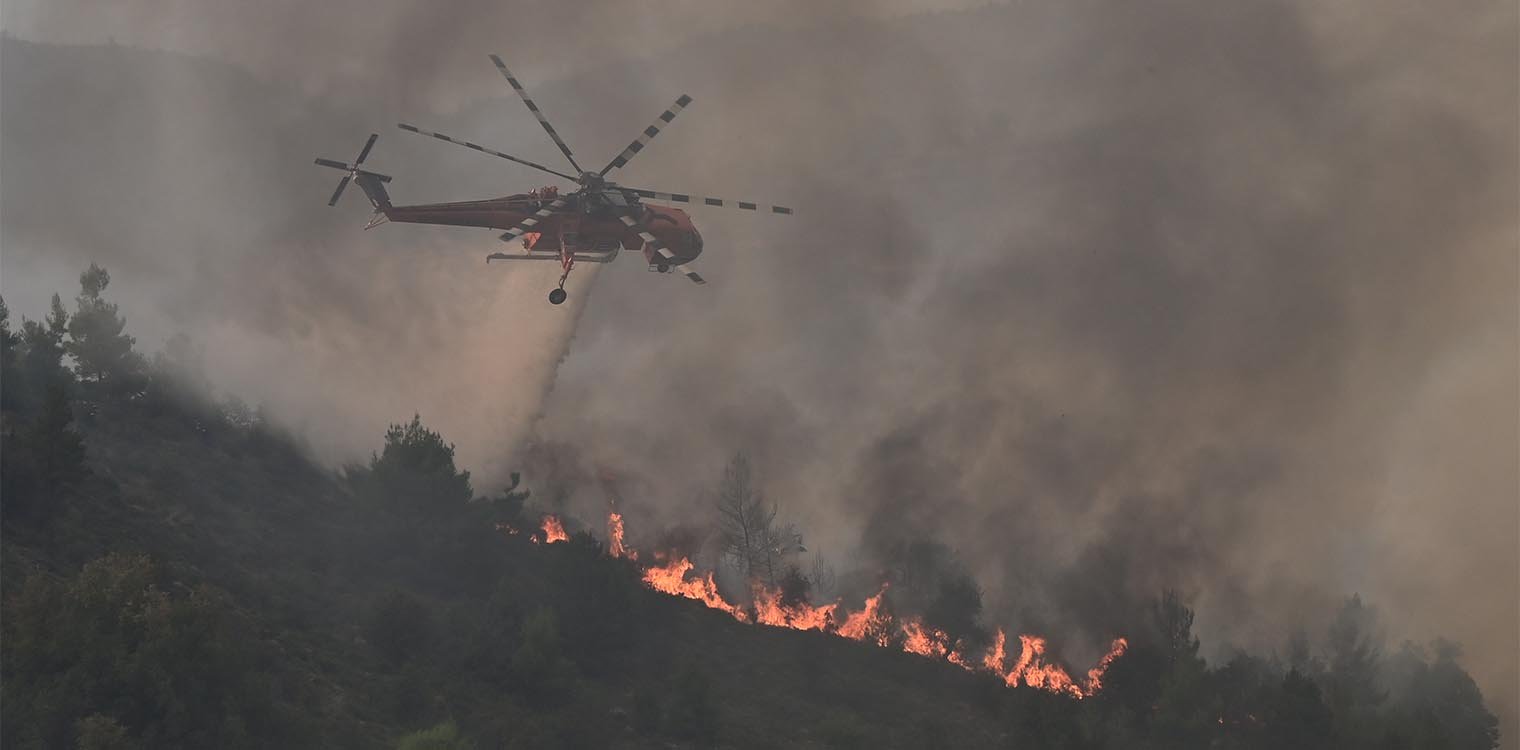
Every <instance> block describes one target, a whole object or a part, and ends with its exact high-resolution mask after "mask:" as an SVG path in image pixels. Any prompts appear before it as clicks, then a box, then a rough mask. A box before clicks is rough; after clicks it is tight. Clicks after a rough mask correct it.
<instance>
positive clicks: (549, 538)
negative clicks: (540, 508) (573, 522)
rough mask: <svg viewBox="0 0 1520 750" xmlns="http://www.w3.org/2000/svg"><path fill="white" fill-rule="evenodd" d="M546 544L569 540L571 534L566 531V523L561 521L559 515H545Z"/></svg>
mask: <svg viewBox="0 0 1520 750" xmlns="http://www.w3.org/2000/svg"><path fill="white" fill-rule="evenodd" d="M543 530H544V544H553V543H555V542H564V541H569V539H570V535H569V534H566V533H565V525H564V524H562V523H560V521H559V516H555V515H548V516H544V525H543Z"/></svg>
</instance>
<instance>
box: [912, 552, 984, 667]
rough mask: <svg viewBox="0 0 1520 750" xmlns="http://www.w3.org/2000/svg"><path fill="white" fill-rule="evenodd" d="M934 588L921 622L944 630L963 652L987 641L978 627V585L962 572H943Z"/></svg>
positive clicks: (968, 651) (980, 591) (980, 597)
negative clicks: (944, 573) (935, 589)
mask: <svg viewBox="0 0 1520 750" xmlns="http://www.w3.org/2000/svg"><path fill="white" fill-rule="evenodd" d="M937 588H938V590H937V591H936V592H935V594H934V598H933V599H932V600H931V601H930V602H929V607H928V609H926V610H924V623H925V624H927V625H929V626H931V627H934V628H937V629H939V630H942V631H944V632H945V634H946V635H948V636H950V642H951V644H957V645H959V646H960V649H961V651H962V652H963V653H975V652H977V651H979V650H980V649H981V648H982V646H983V645H984V644H985V643H986V641H987V632H986V630H985V629H984V628H983V627H982V626H981V616H982V588H981V587H980V586H978V585H976V579H974V578H972V577H971V575H970V574H969V573H966V572H965V571H954V572H951V573H948V574H946V575H945V576H944V577H943V578H941V579H940V582H939V586H938V587H937Z"/></svg>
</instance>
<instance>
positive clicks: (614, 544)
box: [607, 513, 639, 560]
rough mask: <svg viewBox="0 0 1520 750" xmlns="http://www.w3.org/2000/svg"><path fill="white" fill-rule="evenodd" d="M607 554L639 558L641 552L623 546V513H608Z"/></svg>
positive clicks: (633, 558)
mask: <svg viewBox="0 0 1520 750" xmlns="http://www.w3.org/2000/svg"><path fill="white" fill-rule="evenodd" d="M607 554H609V555H612V556H613V557H626V558H628V559H629V560H637V559H639V553H638V552H637V551H635V550H633V549H630V548H628V547H625V546H623V514H621V513H609V514H607Z"/></svg>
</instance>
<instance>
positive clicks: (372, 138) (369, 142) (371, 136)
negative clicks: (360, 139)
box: [354, 133, 380, 167]
mask: <svg viewBox="0 0 1520 750" xmlns="http://www.w3.org/2000/svg"><path fill="white" fill-rule="evenodd" d="M379 137H380V134H379V133H370V134H369V140H367V141H365V142H364V149H363V150H362V151H360V152H359V158H357V159H355V160H354V166H356V167H357V166H359V165H360V164H363V163H364V157H366V156H369V150H370V149H372V148H374V147H375V139H377V138H379Z"/></svg>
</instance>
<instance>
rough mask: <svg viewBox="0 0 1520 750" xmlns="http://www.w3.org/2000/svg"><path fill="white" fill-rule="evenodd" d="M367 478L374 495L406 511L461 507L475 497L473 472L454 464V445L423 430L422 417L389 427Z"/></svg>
mask: <svg viewBox="0 0 1520 750" xmlns="http://www.w3.org/2000/svg"><path fill="white" fill-rule="evenodd" d="M367 479H368V481H369V482H370V484H371V490H372V491H373V492H374V493H375V494H377V495H379V496H380V497H381V498H383V499H385V500H387V501H389V502H391V503H392V504H394V505H396V506H398V507H399V508H403V509H410V510H418V509H423V508H438V507H456V508H458V507H463V506H464V504H465V503H468V502H469V501H470V499H471V498H472V497H474V490H473V489H471V487H470V472H468V471H459V470H458V468H457V467H455V465H454V445H453V444H452V443H446V442H444V440H443V437H442V436H441V435H439V434H438V433H436V432H434V431H432V430H429V429H428V428H427V427H424V426H423V424H422V417H421V416H420V415H413V416H412V421H411V422H408V423H407V424H404V425H403V424H393V425H391V426H390V429H389V430H387V431H386V433H385V447H383V448H382V449H381V451H380V453H379V454H378V455H372V456H371V457H370V462H369V471H368V475H367Z"/></svg>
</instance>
